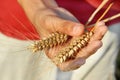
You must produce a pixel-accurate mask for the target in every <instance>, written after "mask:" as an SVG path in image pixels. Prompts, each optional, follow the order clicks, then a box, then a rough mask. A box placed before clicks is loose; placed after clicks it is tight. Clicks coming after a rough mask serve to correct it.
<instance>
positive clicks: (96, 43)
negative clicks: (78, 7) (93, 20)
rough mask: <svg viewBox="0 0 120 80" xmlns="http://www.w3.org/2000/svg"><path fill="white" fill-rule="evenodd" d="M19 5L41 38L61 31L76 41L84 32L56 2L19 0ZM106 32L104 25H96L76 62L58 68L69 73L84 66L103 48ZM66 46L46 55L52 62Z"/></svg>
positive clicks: (66, 63) (52, 0)
mask: <svg viewBox="0 0 120 80" xmlns="http://www.w3.org/2000/svg"><path fill="white" fill-rule="evenodd" d="M19 3H20V5H21V6H22V7H23V9H24V10H25V12H26V15H27V16H28V18H29V19H30V21H31V22H32V23H33V24H34V25H35V28H36V29H37V30H38V32H39V34H40V36H41V38H44V37H47V36H48V35H49V34H51V33H52V32H55V31H59V32H62V33H65V34H68V35H70V36H73V39H74V38H75V37H77V36H79V35H82V33H83V32H84V26H83V25H82V24H81V23H79V22H78V20H77V19H76V18H75V17H74V16H73V15H72V14H71V13H70V12H68V11H67V10H65V9H63V8H60V7H58V6H57V4H56V3H55V1H54V0H49V1H46V0H19ZM106 31H107V27H106V26H105V24H104V23H100V25H99V24H98V25H96V29H95V32H94V33H95V35H94V36H93V37H92V38H91V40H90V42H89V44H88V46H87V47H85V48H83V49H81V51H80V53H78V55H77V56H76V58H75V59H74V60H69V61H67V62H64V63H62V64H60V65H58V67H59V68H60V69H61V70H63V71H68V70H74V69H76V68H78V67H80V66H81V65H83V64H84V63H85V60H86V59H87V57H89V56H90V55H92V54H93V53H95V52H96V51H97V49H99V48H100V47H101V46H102V42H101V41H100V40H101V39H102V37H103V35H104V34H105V32H106ZM65 45H67V44H65ZM65 45H62V46H57V47H55V48H52V49H50V50H47V51H46V55H47V56H48V57H49V58H50V59H51V60H52V59H53V58H54V56H55V55H56V54H57V53H58V51H59V50H60V49H61V48H62V47H64V46H65Z"/></svg>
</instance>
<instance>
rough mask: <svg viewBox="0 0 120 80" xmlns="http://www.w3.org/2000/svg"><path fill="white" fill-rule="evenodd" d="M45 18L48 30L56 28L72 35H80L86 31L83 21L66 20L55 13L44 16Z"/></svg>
mask: <svg viewBox="0 0 120 80" xmlns="http://www.w3.org/2000/svg"><path fill="white" fill-rule="evenodd" d="M44 20H45V21H44ZM44 20H42V21H43V22H42V23H43V24H44V25H45V26H46V28H47V30H50V31H52V32H53V31H55V30H56V31H59V32H62V33H65V34H67V35H70V36H79V35H81V34H82V33H83V32H84V26H83V25H82V24H81V23H77V22H73V21H70V20H65V19H63V18H60V17H58V16H55V15H54V16H53V15H49V16H47V17H46V18H45V17H44ZM44 22H45V23H44ZM53 29H54V30H53Z"/></svg>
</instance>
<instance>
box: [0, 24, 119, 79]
mask: <svg viewBox="0 0 120 80" xmlns="http://www.w3.org/2000/svg"><path fill="white" fill-rule="evenodd" d="M112 26H113V27H111V28H110V31H108V32H107V34H106V35H105V37H104V39H103V43H104V45H103V47H102V48H101V49H100V50H99V51H97V53H96V54H94V55H92V56H91V57H89V58H88V59H87V61H86V64H85V65H83V66H82V67H81V68H79V69H78V70H75V71H73V75H72V77H71V80H114V79H113V78H114V76H113V73H114V61H115V58H116V55H117V52H118V50H119V46H120V45H119V43H120V42H119V40H120V36H119V35H120V24H116V25H112ZM30 44H31V41H22V40H16V39H13V38H10V37H7V36H5V35H3V34H0V80H56V70H57V69H56V66H55V65H54V64H53V63H52V62H51V61H50V60H49V59H48V58H47V57H46V56H45V54H44V52H38V53H35V54H33V53H31V51H30V50H27V48H26V47H27V46H28V45H30ZM103 54H105V55H104V56H102V55H103ZM101 56H102V57H103V58H102V60H100V61H98V60H99V58H100V57H101ZM97 61H98V62H97ZM94 64H97V65H96V66H95V67H93V66H94ZM91 67H93V69H92V70H90V69H91ZM89 71H91V72H90V73H89ZM87 73H88V74H87ZM86 74H87V76H85V75H86ZM66 75H67V73H66V74H65V75H64V76H66ZM111 75H112V76H111Z"/></svg>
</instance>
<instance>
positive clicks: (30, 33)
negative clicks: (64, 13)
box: [0, 0, 120, 40]
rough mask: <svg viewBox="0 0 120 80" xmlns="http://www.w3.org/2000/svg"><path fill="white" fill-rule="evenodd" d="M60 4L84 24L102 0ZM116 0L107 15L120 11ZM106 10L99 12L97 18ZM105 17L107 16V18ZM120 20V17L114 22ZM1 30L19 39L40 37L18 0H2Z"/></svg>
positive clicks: (69, 0)
mask: <svg viewBox="0 0 120 80" xmlns="http://www.w3.org/2000/svg"><path fill="white" fill-rule="evenodd" d="M56 1H57V3H58V4H59V6H61V7H64V8H66V9H67V10H69V11H70V12H71V13H72V14H73V15H74V16H76V17H77V18H78V20H79V21H80V22H82V23H83V24H84V23H85V22H86V21H87V19H88V18H89V17H90V15H91V14H92V13H93V11H94V10H95V7H97V6H98V5H99V4H100V3H101V0H56ZM113 1H116V2H115V3H116V5H115V6H114V7H113V8H112V9H111V10H110V11H109V13H108V14H107V16H106V17H109V16H112V15H113V14H116V13H118V12H120V6H119V5H120V0H113ZM103 11H104V9H103V10H102V11H100V12H99V14H98V15H97V16H96V18H95V19H94V20H93V22H92V23H94V22H95V21H96V19H97V18H98V17H99V16H100V14H101V13H102V12H103ZM106 17H105V18H106ZM116 21H119V22H120V18H119V19H117V20H114V21H112V22H116ZM0 31H1V32H2V33H4V34H5V35H7V36H9V37H13V38H17V39H22V40H25V39H26V40H27V39H39V38H40V37H39V35H38V33H37V31H36V30H35V28H34V26H33V25H32V24H31V23H30V21H29V20H28V19H27V17H26V15H25V13H24V11H23V10H22V8H21V7H20V5H19V4H18V3H17V0H1V1H0Z"/></svg>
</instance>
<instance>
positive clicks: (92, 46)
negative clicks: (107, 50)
mask: <svg viewBox="0 0 120 80" xmlns="http://www.w3.org/2000/svg"><path fill="white" fill-rule="evenodd" d="M101 46H102V42H101V41H99V40H97V41H91V43H89V44H88V45H87V46H86V47H84V48H83V49H81V50H80V52H79V53H78V54H77V58H78V57H82V58H88V57H89V56H91V55H92V54H94V53H95V52H96V51H97V50H98V49H99V48H100V47H101Z"/></svg>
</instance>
